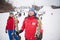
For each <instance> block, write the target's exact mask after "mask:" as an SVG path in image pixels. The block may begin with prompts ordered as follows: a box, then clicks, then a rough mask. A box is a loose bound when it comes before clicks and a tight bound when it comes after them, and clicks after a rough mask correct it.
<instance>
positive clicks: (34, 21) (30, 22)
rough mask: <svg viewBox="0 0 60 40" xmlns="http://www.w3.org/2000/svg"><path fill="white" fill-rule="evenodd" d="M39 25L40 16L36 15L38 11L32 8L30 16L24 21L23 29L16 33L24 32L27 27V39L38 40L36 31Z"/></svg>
mask: <svg viewBox="0 0 60 40" xmlns="http://www.w3.org/2000/svg"><path fill="white" fill-rule="evenodd" d="M37 25H38V18H37V17H36V13H35V11H34V10H33V9H30V10H29V12H28V17H26V18H25V19H24V21H23V25H22V27H21V30H20V31H19V32H16V33H17V35H18V34H19V33H22V32H23V31H24V29H25V40H36V37H35V32H36V27H37Z"/></svg>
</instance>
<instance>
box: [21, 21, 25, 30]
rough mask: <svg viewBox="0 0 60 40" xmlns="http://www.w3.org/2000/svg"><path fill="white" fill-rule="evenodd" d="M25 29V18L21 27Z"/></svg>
mask: <svg viewBox="0 0 60 40" xmlns="http://www.w3.org/2000/svg"><path fill="white" fill-rule="evenodd" d="M24 29H25V20H24V21H23V24H22V27H21V30H23V31H24Z"/></svg>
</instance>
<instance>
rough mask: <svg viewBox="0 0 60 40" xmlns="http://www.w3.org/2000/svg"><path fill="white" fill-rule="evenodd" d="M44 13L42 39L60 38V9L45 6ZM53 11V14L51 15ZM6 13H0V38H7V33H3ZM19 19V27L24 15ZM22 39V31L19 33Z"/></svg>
mask: <svg viewBox="0 0 60 40" xmlns="http://www.w3.org/2000/svg"><path fill="white" fill-rule="evenodd" d="M44 11H45V13H46V14H45V15H44V16H43V19H42V24H43V25H42V28H43V30H44V33H43V40H60V9H55V10H54V9H51V8H50V7H45V10H44ZM51 13H53V15H51ZM8 15H9V14H8V13H3V14H0V40H9V38H8V34H6V33H5V27H6V21H7V18H8ZM18 19H19V29H20V27H21V25H22V22H23V20H24V16H22V17H20V18H18ZM20 35H21V37H22V40H24V32H23V33H21V34H20Z"/></svg>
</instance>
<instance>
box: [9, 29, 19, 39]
mask: <svg viewBox="0 0 60 40" xmlns="http://www.w3.org/2000/svg"><path fill="white" fill-rule="evenodd" d="M13 32H14V33H15V32H16V31H15V30H8V35H9V39H10V40H13V38H12V33H13ZM14 39H15V40H18V36H17V35H14Z"/></svg>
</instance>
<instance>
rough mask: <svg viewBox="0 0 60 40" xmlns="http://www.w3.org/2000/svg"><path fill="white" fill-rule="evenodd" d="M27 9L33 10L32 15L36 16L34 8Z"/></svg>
mask: <svg viewBox="0 0 60 40" xmlns="http://www.w3.org/2000/svg"><path fill="white" fill-rule="evenodd" d="M29 11H33V12H34V16H36V12H35V9H34V8H30V9H29Z"/></svg>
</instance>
